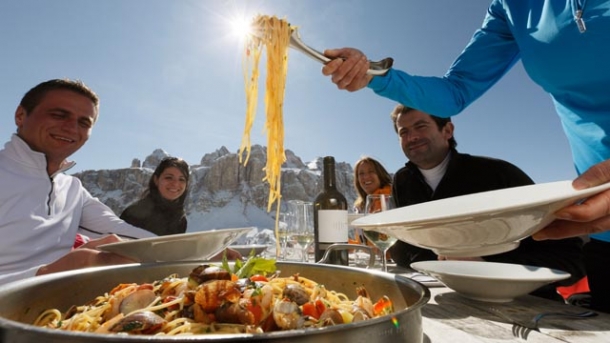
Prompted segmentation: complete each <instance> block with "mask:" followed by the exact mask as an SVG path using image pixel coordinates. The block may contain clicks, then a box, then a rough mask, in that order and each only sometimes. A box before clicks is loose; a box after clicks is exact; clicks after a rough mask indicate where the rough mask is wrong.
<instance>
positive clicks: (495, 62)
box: [368, 0, 520, 117]
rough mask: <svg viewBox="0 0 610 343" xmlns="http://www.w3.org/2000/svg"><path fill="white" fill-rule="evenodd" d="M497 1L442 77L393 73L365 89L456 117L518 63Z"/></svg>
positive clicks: (516, 46) (506, 24) (509, 30)
mask: <svg viewBox="0 0 610 343" xmlns="http://www.w3.org/2000/svg"><path fill="white" fill-rule="evenodd" d="M510 26H511V25H510V19H509V18H508V17H507V15H506V11H505V10H504V4H503V1H501V0H496V1H494V2H493V3H492V4H491V5H490V7H489V9H488V11H487V15H486V17H485V20H484V22H483V25H482V27H481V28H480V29H479V30H477V31H476V32H475V34H474V35H473V37H472V39H471V40H470V42H469V43H468V45H467V46H466V48H465V49H464V50H463V51H462V53H461V54H460V55H459V56H458V58H457V59H456V60H455V61H454V63H453V64H452V66H451V67H450V68H449V70H448V71H447V73H446V74H445V75H444V76H443V77H425V76H416V75H410V74H408V73H406V72H403V71H399V70H396V69H392V70H390V71H389V72H388V73H387V74H386V75H385V76H377V77H374V78H373V80H371V82H370V83H369V85H368V87H369V88H371V89H372V90H373V91H374V92H375V93H377V94H379V95H381V96H384V97H387V98H389V99H392V100H394V101H397V102H399V103H401V104H403V105H405V106H409V107H413V108H416V109H419V110H421V111H424V112H427V113H430V114H433V115H435V116H439V117H449V116H453V115H456V114H458V113H460V112H461V111H462V110H463V109H464V108H466V107H467V106H468V105H469V104H470V103H472V102H473V101H475V100H476V99H477V98H479V97H480V96H481V95H483V93H485V92H486V91H487V90H488V89H489V88H491V87H492V86H493V85H494V84H495V83H496V82H497V81H498V80H499V79H501V78H502V76H504V74H506V72H507V71H508V70H510V69H511V68H512V66H513V65H514V64H515V63H516V62H517V61H518V60H519V58H520V57H519V47H518V45H517V43H516V41H515V39H514V37H513V34H512V32H511V29H510Z"/></svg>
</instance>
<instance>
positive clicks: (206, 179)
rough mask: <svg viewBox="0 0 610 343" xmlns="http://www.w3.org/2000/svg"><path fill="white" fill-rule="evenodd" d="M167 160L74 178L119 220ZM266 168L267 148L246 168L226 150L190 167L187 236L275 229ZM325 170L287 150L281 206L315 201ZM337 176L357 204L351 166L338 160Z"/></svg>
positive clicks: (155, 158)
mask: <svg viewBox="0 0 610 343" xmlns="http://www.w3.org/2000/svg"><path fill="white" fill-rule="evenodd" d="M167 156H170V155H169V154H168V153H167V152H165V151H164V150H162V149H157V150H155V151H154V152H153V153H152V154H151V155H149V156H147V157H146V158H145V159H144V162H142V163H141V162H140V160H138V159H134V160H133V162H132V166H131V167H130V168H124V169H114V170H87V171H83V172H80V173H76V174H74V176H75V177H78V178H79V179H80V180H81V181H82V183H83V185H84V187H85V188H87V190H89V192H90V193H91V194H92V195H93V196H95V197H97V198H99V199H100V200H101V201H102V202H104V203H105V204H106V205H108V206H109V207H110V208H111V209H112V210H113V211H114V212H115V213H117V214H119V215H120V214H121V212H122V211H123V209H124V208H125V207H127V206H128V205H129V204H131V203H132V202H134V201H136V200H137V199H138V198H139V197H140V196H141V194H142V192H143V191H144V190H145V188H146V187H147V184H148V180H149V179H150V176H151V175H152V173H153V171H154V169H155V168H156V167H157V165H158V164H159V162H160V161H161V160H162V159H163V158H165V157H167ZM265 163H266V149H265V148H264V147H262V146H260V145H253V146H252V150H251V153H250V158H249V160H248V163H247V165H245V166H244V165H243V164H241V163H240V162H239V156H238V153H237V152H230V151H229V150H228V149H227V148H226V147H224V146H223V147H221V148H220V149H218V150H216V151H214V152H212V153H207V154H205V155H204V156H203V157H202V158H201V161H200V163H199V164H197V165H191V166H190V170H191V178H190V185H189V195H188V198H187V201H186V212H187V218H188V222H189V224H188V230H187V232H196V231H205V230H210V229H220V228H230V227H245V226H255V227H258V228H272V227H273V226H274V222H275V207H274V209H273V210H272V211H271V212H267V202H268V195H269V185H268V184H267V183H264V182H263V181H262V180H263V177H264V170H263V168H264V166H265ZM322 168H323V167H322V157H319V158H316V159H315V160H313V161H311V162H308V163H304V162H303V161H302V160H301V158H299V157H298V156H297V155H295V154H294V153H293V152H292V151H290V150H286V162H285V163H284V164H283V165H282V180H281V182H282V191H281V192H282V202H285V201H288V200H295V199H297V200H304V201H313V200H314V199H315V197H316V195H317V194H318V193H320V191H321V190H322V187H323V178H322ZM335 174H336V178H337V187H338V189H339V190H340V191H341V192H342V193H343V194H344V195H345V197H346V198H347V200H348V203H350V204H353V202H354V200H355V199H356V191H355V189H354V186H353V169H352V167H351V165H350V164H349V163H346V162H339V161H337V163H336V172H335Z"/></svg>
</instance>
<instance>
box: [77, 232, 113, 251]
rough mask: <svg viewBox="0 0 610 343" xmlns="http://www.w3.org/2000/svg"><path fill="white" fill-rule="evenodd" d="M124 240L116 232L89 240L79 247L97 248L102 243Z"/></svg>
mask: <svg viewBox="0 0 610 343" xmlns="http://www.w3.org/2000/svg"><path fill="white" fill-rule="evenodd" d="M122 241H123V240H122V239H121V238H120V237H119V236H117V235H115V234H110V235H107V236H104V237H100V238H96V239H92V240H90V241H89V242H87V243H85V244H83V245H81V246H80V247H79V249H96V248H97V247H98V246H100V245H104V244H110V243H116V242H122Z"/></svg>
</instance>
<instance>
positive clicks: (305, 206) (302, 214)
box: [288, 200, 314, 262]
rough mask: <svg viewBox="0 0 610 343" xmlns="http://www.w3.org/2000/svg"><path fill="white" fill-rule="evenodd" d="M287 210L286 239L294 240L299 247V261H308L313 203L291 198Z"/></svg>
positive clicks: (312, 232) (312, 236) (311, 237)
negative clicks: (288, 218)
mask: <svg viewBox="0 0 610 343" xmlns="http://www.w3.org/2000/svg"><path fill="white" fill-rule="evenodd" d="M288 211H289V213H290V221H289V222H288V239H289V240H291V241H294V242H296V243H297V245H298V246H299V248H300V249H301V262H309V252H308V250H309V247H310V246H311V243H312V242H313V240H314V228H313V204H312V203H311V202H306V201H300V200H291V201H289V202H288Z"/></svg>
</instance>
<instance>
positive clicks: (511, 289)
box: [411, 261, 570, 302]
mask: <svg viewBox="0 0 610 343" xmlns="http://www.w3.org/2000/svg"><path fill="white" fill-rule="evenodd" d="M411 268H413V269H415V270H418V271H420V272H422V273H425V274H428V275H430V276H432V277H434V278H436V279H438V280H439V281H441V282H443V283H444V284H445V285H446V286H447V287H449V288H451V289H452V290H454V291H456V292H457V293H459V294H461V295H463V296H465V297H467V298H470V299H474V300H479V301H490V302H509V301H512V300H513V299H514V298H516V297H519V296H522V295H526V294H528V293H530V292H532V291H534V290H536V289H538V288H540V287H542V286H544V285H546V284H549V283H552V282H555V281H559V280H563V279H567V278H569V277H570V274H569V273H566V272H564V271H560V270H555V269H549V268H543V267H534V266H525V265H520V264H508V263H494V262H476V261H423V262H415V263H412V264H411Z"/></svg>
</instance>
